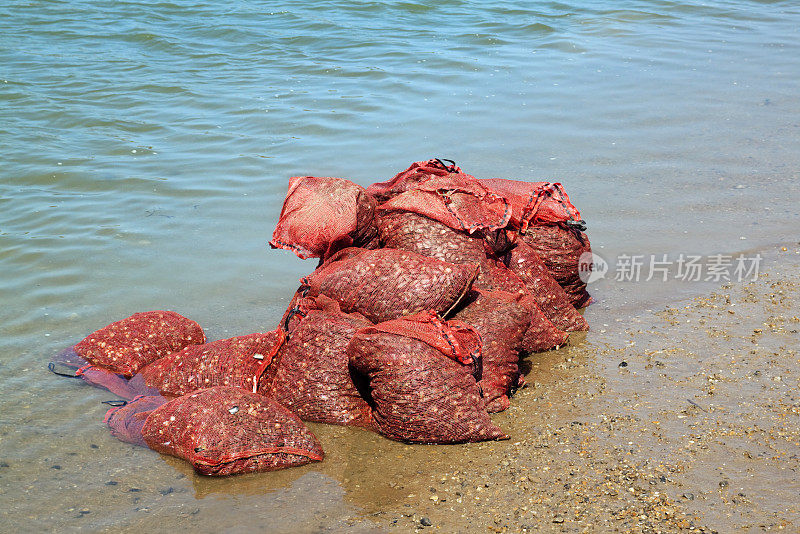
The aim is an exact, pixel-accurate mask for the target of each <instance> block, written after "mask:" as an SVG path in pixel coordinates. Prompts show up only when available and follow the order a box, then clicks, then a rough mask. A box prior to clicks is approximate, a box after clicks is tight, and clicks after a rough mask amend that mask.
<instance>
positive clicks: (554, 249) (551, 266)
mask: <svg viewBox="0 0 800 534" xmlns="http://www.w3.org/2000/svg"><path fill="white" fill-rule="evenodd" d="M521 237H522V239H523V240H524V241H525V243H527V244H528V245H529V246H530V247H531V248H532V249H533V250H534V251H535V252H536V254H538V255H539V257H540V258H541V259H542V261H543V262H544V265H545V267H547V270H548V272H549V273H550V275H551V276H552V277H553V278H555V280H556V281H557V282H558V283H559V284H560V285H561V287H563V288H564V291H566V292H567V294H568V295H569V298H570V302H571V303H572V305H573V306H575V307H576V308H583V307H584V306H587V305H589V304H590V303H591V301H592V297H591V296H590V295H589V292H588V291H587V290H586V283H585V282H584V281H583V280H581V277H580V270H579V269H580V261H581V255H583V254H586V253H591V252H592V247H591V244H590V243H589V238H588V236H587V235H586V234H585V233H583V232H582V231H580V230H579V229H577V228H572V227H569V226H566V225H564V224H548V225H538V224H536V225H532V226H530V227H528V229H527V231H526V232H525V233H524V234H522V236H521Z"/></svg>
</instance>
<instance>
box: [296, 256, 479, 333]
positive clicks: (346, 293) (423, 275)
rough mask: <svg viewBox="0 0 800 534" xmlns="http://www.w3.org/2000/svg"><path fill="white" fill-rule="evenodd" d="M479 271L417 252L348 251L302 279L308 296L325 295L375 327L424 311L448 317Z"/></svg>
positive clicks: (471, 266) (343, 308) (334, 257)
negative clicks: (375, 324)
mask: <svg viewBox="0 0 800 534" xmlns="http://www.w3.org/2000/svg"><path fill="white" fill-rule="evenodd" d="M476 275H477V266H473V265H455V264H452V263H447V262H443V261H439V260H437V259H434V258H426V257H424V256H421V255H419V254H416V253H414V252H408V251H404V250H395V249H389V248H383V249H378V250H365V249H358V248H348V249H344V250H342V251H340V252H338V253H337V254H335V255H334V256H332V257H331V258H330V259H329V260H328V261H326V262H325V263H324V264H323V265H322V266H320V267H319V268H318V269H317V270H316V271H314V272H313V273H312V274H311V275H309V276H307V277H306V278H304V279H303V281H302V282H303V283H304V285H306V286H308V288H309V292H308V294H309V296H316V295H319V294H323V295H326V296H328V297H330V298H332V299H334V300H336V301H338V302H339V304H340V305H341V308H342V311H344V312H348V313H349V312H358V313H360V314H361V315H363V316H364V317H366V318H367V319H369V320H370V321H372V322H373V323H380V322H383V321H388V320H390V319H395V318H398V317H402V316H404V315H411V314H413V313H416V312H420V311H423V310H433V311H435V312H437V313H440V314H445V313H446V312H447V311H448V310H450V308H452V307H453V306H454V305H455V304H456V303H457V302H458V301H459V299H460V298H461V297H462V296H463V295H464V293H465V292H466V291H467V290H468V289H469V288H470V285H471V284H472V281H473V280H474V279H475V276H476Z"/></svg>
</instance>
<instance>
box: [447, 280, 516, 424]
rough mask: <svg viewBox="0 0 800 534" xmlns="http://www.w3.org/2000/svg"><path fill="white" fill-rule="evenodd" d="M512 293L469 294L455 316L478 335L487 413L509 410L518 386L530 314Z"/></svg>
mask: <svg viewBox="0 0 800 534" xmlns="http://www.w3.org/2000/svg"><path fill="white" fill-rule="evenodd" d="M518 296H519V295H517V296H515V295H513V294H511V293H504V292H494V293H490V292H482V291H474V290H473V291H472V292H471V293H470V295H469V299H470V302H469V303H468V304H467V305H466V306H464V307H463V308H462V309H461V310H459V311H458V313H456V315H455V316H454V317H455V319H458V320H460V321H463V322H464V323H466V324H468V325H469V326H470V327H472V328H473V329H474V330H475V331H476V332H478V333H479V334H480V336H481V340H482V342H483V344H482V350H481V354H482V356H483V371H482V373H481V380H480V382H478V385H479V386H480V388H481V393H482V395H483V398H484V400H485V401H486V410H487V411H488V412H489V413H493V412H501V411H503V410H505V409H506V408H508V406H509V400H508V397H509V395H511V393H512V391H513V390H514V389H516V387H517V386H518V384H519V378H520V373H519V356H520V354H519V352H520V348H521V345H522V339H523V337H524V336H525V332H526V331H527V329H528V326H529V325H530V319H531V311H530V310H529V309H528V308H527V307H525V306H523V305H521V304H519V303H518V302H517V298H516V297H518Z"/></svg>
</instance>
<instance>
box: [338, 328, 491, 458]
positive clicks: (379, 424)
mask: <svg viewBox="0 0 800 534" xmlns="http://www.w3.org/2000/svg"><path fill="white" fill-rule="evenodd" d="M479 351H480V341H479V336H477V335H476V333H475V332H474V331H473V330H472V329H470V328H469V327H467V326H466V325H463V324H461V323H457V322H452V321H451V322H444V321H442V320H441V319H439V318H438V317H436V316H435V315H433V314H431V313H426V314H420V315H417V316H412V317H405V318H403V319H397V320H393V321H388V322H385V323H381V324H378V325H375V326H371V327H368V328H365V329H363V330H361V331H359V332H358V333H357V334H356V335H355V337H354V338H353V339H352V340H351V341H350V344H349V345H348V347H347V353H348V354H349V356H350V364H351V365H352V366H353V367H354V368H355V369H356V370H357V371H359V372H360V373H363V374H364V375H366V376H367V377H368V379H369V391H370V396H371V402H372V404H373V418H374V420H375V426H376V428H377V430H378V431H379V432H380V433H381V434H383V435H384V436H386V437H388V438H391V439H395V440H398V441H405V442H409V443H460V442H468V441H484V440H492V439H503V438H505V437H506V436H505V435H504V434H503V431H502V430H500V428H498V427H497V426H496V425H495V424H494V423H492V420H491V419H490V418H489V414H488V413H487V412H486V410H485V409H484V401H483V399H482V398H481V395H480V389H479V388H478V385H477V383H476V381H475V376H474V373H475V371H476V368H475V366H476V365H477V363H478V360H477V354H478V353H479ZM461 362H473V363H471V364H470V363H461Z"/></svg>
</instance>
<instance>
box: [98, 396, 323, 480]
mask: <svg viewBox="0 0 800 534" xmlns="http://www.w3.org/2000/svg"><path fill="white" fill-rule="evenodd" d="M153 399H154V398H153V397H138V398H136V399H135V400H134V401H132V402H130V403H128V404H127V405H126V406H123V407H121V408H116V409H112V410H110V411H109V413H108V414H107V415H106V422H107V423H108V425H109V427H111V429H112V433H113V434H114V435H115V436H118V437H120V438H121V439H124V440H125V441H129V442H132V443H137V442H141V441H143V442H144V443H145V444H146V445H147V446H148V447H150V448H151V449H153V450H155V451H158V452H160V453H163V454H169V455H171V456H176V457H178V458H183V459H185V460H187V461H189V462H190V463H191V464H192V466H193V467H194V468H195V470H197V471H198V472H199V473H201V474H204V475H233V474H238V473H251V472H255V471H274V470H277V469H283V468H286V467H294V466H299V465H304V464H307V463H309V462H314V461H321V460H322V458H323V452H322V446H321V445H320V443H319V441H318V440H317V438H316V436H314V434H312V433H311V431H310V430H309V429H308V428H307V427H306V426H305V425H304V424H303V422H302V421H301V420H300V419H299V418H298V417H297V416H296V415H294V414H293V413H292V412H290V411H289V410H287V409H286V408H285V407H283V406H282V405H280V404H279V403H278V402H276V401H275V400H273V399H270V398H268V397H265V396H263V395H260V394H258V393H253V392H250V391H245V390H244V389H241V388H235V387H228V386H217V387H213V388H208V389H203V390H200V391H196V392H194V393H190V394H189V395H184V396H183V397H178V398H177V399H173V400H171V401H169V402H165V403H163V404H161V405H160V406H157V407H155V408H154V407H153V406H154V405H156V404H158V403H159V402H161V401H160V400H158V399H159V398H155V399H156V400H155V401H154V400H153ZM140 403H141V404H143V406H142V407H141V409H140V408H139V407H138V405H139V404H140ZM131 418H134V419H135V420H134V421H133V422H132V421H131V420H130V419H131ZM142 420H143V423H141V421H142ZM137 432H140V433H141V441H138V438H137V436H136V433H137Z"/></svg>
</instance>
